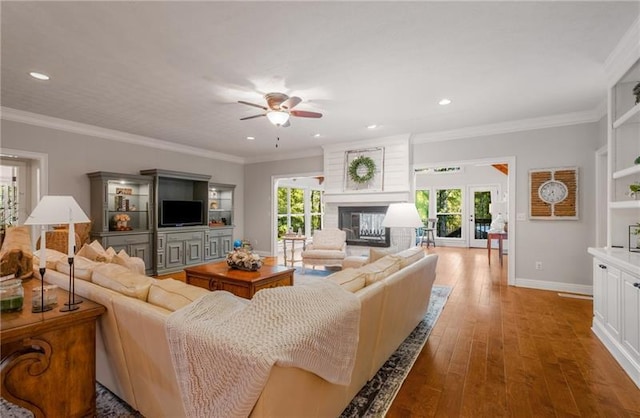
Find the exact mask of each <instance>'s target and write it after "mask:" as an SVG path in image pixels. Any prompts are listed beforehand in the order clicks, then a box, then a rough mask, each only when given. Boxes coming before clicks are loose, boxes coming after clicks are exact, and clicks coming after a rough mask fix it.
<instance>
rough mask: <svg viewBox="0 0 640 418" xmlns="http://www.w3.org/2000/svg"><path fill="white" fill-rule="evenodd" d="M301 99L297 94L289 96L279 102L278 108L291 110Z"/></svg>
mask: <svg viewBox="0 0 640 418" xmlns="http://www.w3.org/2000/svg"><path fill="white" fill-rule="evenodd" d="M301 101H302V99H301V98H299V97H297V96H293V97H289V98H288V99H287V100H285V101H284V102H282V103H280V108H282V109H285V110H291V109H293V108H294V107H296V106H297V105H298V103H300V102H301Z"/></svg>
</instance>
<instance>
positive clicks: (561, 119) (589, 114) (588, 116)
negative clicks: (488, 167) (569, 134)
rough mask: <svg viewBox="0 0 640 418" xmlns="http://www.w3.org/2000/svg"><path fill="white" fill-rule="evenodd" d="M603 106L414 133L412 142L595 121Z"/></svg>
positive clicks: (597, 119) (599, 117)
mask: <svg viewBox="0 0 640 418" xmlns="http://www.w3.org/2000/svg"><path fill="white" fill-rule="evenodd" d="M601 107H602V106H601V104H599V105H598V106H597V107H596V108H594V109H592V110H589V111H586V112H575V113H565V114H562V115H554V116H544V117H540V118H531V119H521V120H516V121H510V122H501V123H493V124H488V125H480V126H472V127H469V128H461V129H452V130H450V131H439V132H425V133H420V134H416V135H414V136H413V137H412V139H411V143H412V144H422V143H426V142H438V141H451V140H454V139H464V138H474V137H479V136H489V135H498V134H506V133H511V132H522V131H531V130H535V129H545V128H554V127H559V126H569V125H579V124H582V123H594V122H598V121H599V120H600V119H601V118H602V116H603V115H604V112H603V110H602V109H601ZM605 110H606V109H605Z"/></svg>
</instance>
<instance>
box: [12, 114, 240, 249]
mask: <svg viewBox="0 0 640 418" xmlns="http://www.w3.org/2000/svg"><path fill="white" fill-rule="evenodd" d="M0 133H1V134H2V136H1V137H2V143H1V145H2V147H3V148H11V149H17V150H24V151H31V152H39V153H43V154H47V155H48V158H49V172H48V179H49V192H48V194H52V195H53V194H60V195H72V196H74V197H75V198H76V200H77V201H78V204H79V205H80V206H81V207H82V208H83V209H84V210H85V212H87V213H89V206H90V201H89V178H88V177H87V176H86V173H89V172H93V171H110V172H115V173H124V174H139V171H140V170H143V169H149V168H161V169H166V170H176V171H185V172H189V173H198V174H210V175H211V181H214V182H217V183H227V184H235V185H237V187H236V192H235V198H236V201H235V216H234V218H235V221H236V222H235V224H236V230H235V236H236V237H242V236H243V235H244V225H243V219H244V168H243V165H242V164H237V163H230V162H226V161H220V160H213V159H210V158H203V157H198V156H194V155H187V154H181V153H175V152H171V151H164V150H159V149H156V148H150V147H144V146H139V145H131V144H127V143H123V142H116V141H112V140H108V139H102V138H98V137H94V136H88V135H81V134H75V133H70V132H66V131H60V130H56V129H50V128H43V127H39V126H34V125H28V124H23V123H18V122H11V121H5V120H3V121H2V127H1V131H0Z"/></svg>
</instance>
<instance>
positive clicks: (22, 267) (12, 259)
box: [0, 226, 33, 279]
mask: <svg viewBox="0 0 640 418" xmlns="http://www.w3.org/2000/svg"><path fill="white" fill-rule="evenodd" d="M9 274H15V276H16V277H17V278H22V279H25V278H28V277H31V275H32V274H33V252H32V251H31V235H30V234H29V227H28V226H10V227H8V228H7V229H6V235H5V238H4V241H3V242H2V249H0V275H2V276H7V275H9Z"/></svg>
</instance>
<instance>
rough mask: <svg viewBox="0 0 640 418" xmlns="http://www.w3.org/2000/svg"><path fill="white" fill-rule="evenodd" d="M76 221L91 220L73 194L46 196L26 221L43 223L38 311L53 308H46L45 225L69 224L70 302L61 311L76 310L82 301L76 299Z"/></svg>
mask: <svg viewBox="0 0 640 418" xmlns="http://www.w3.org/2000/svg"><path fill="white" fill-rule="evenodd" d="M75 222H89V218H88V217H87V215H86V214H85V213H84V212H83V211H82V209H81V208H80V205H78V202H76V200H75V199H74V198H73V196H44V197H43V198H42V199H41V200H40V202H39V203H38V205H37V206H36V208H35V209H34V210H33V212H31V215H29V217H28V218H27V220H26V222H25V223H24V224H25V225H41V229H40V234H41V237H40V268H39V269H40V276H41V280H42V288H41V302H42V304H41V309H42V310H41V311H38V312H44V311H47V310H49V309H51V308H48V309H46V308H45V306H44V274H45V271H46V262H47V256H46V231H45V225H59V224H69V242H68V246H67V259H68V261H69V301H68V303H65V306H64V307H63V308H60V311H61V312H69V311H74V310H76V309H78V307H77V306H76V305H77V304H79V303H81V302H82V301H76V299H75V284H74V279H75V277H74V276H75V271H74V270H75V269H74V265H73V259H74V256H75V247H76V242H75V241H76V233H75V227H74V223H75Z"/></svg>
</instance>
